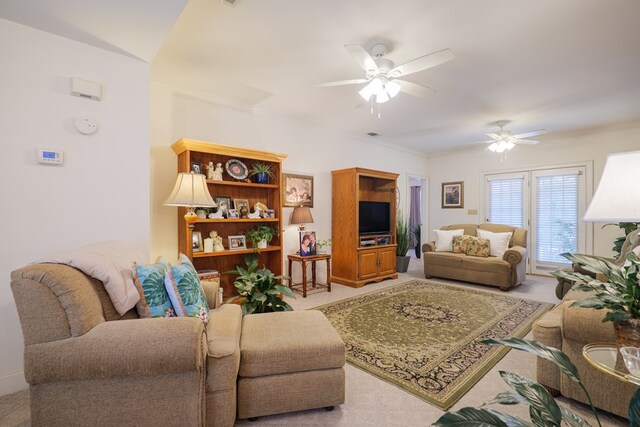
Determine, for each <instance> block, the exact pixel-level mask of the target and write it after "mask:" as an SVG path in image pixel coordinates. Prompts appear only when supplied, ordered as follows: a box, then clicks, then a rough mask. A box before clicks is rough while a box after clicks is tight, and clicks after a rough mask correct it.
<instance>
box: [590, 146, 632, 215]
mask: <svg viewBox="0 0 640 427" xmlns="http://www.w3.org/2000/svg"><path fill="white" fill-rule="evenodd" d="M638 183H640V151H629V152H626V153H614V154H609V155H608V156H607V163H606V164H605V165H604V171H603V172H602V178H601V179H600V183H599V184H598V189H597V190H596V193H595V194H594V195H593V200H591V204H590V205H589V208H588V209H587V213H586V214H585V215H584V220H585V221H603V222H605V221H606V222H639V221H640V191H638Z"/></svg>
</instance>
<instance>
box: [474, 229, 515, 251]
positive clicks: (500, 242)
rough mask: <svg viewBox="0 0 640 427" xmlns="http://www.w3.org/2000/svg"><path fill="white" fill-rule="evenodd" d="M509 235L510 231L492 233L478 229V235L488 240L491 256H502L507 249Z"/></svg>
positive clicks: (509, 239)
mask: <svg viewBox="0 0 640 427" xmlns="http://www.w3.org/2000/svg"><path fill="white" fill-rule="evenodd" d="M511 236H513V233H512V232H510V231H508V232H502V233H494V232H492V231H487V230H482V229H478V237H482V238H484V239H488V240H489V244H490V246H491V256H496V257H498V258H502V256H503V255H504V253H505V252H506V251H507V249H509V242H510V241H511Z"/></svg>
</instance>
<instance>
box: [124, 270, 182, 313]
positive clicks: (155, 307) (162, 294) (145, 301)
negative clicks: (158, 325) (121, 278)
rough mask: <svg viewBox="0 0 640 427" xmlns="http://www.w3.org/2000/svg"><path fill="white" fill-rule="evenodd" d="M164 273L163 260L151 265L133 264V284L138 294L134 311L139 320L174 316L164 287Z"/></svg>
mask: <svg viewBox="0 0 640 427" xmlns="http://www.w3.org/2000/svg"><path fill="white" fill-rule="evenodd" d="M166 272H167V262H166V261H165V260H164V259H163V258H158V260H157V261H156V262H155V264H151V265H143V264H138V263H134V264H133V282H134V284H135V285H136V289H138V293H139V294H140V301H138V303H137V304H136V310H137V311H138V314H139V315H140V317H141V318H147V317H173V316H175V313H174V311H173V306H172V305H171V299H169V294H167V289H166V288H165V286H164V276H165V274H166Z"/></svg>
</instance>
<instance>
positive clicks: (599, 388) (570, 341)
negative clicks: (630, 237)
mask: <svg viewBox="0 0 640 427" xmlns="http://www.w3.org/2000/svg"><path fill="white" fill-rule="evenodd" d="M586 295H587V294H586V293H585V292H578V291H573V290H570V291H569V292H568V293H567V294H566V295H565V297H564V299H563V301H562V303H561V304H559V305H558V306H556V307H555V308H554V309H553V310H551V311H549V312H547V313H545V315H544V316H542V317H541V318H540V319H538V320H537V321H536V322H535V323H534V324H533V339H534V340H536V341H540V342H541V343H543V344H545V345H548V346H551V347H555V348H558V349H560V350H562V351H563V352H564V353H566V355H567V356H569V358H570V359H571V361H572V362H573V363H574V364H575V365H576V368H578V372H579V373H580V379H581V381H582V383H583V384H584V385H585V388H586V389H587V391H588V392H589V395H590V396H591V399H592V400H593V404H594V406H595V407H597V408H600V409H603V410H605V411H608V412H611V413H614V414H616V415H619V416H621V417H625V418H626V417H627V416H628V415H627V411H628V408H629V402H630V400H631V396H632V394H633V393H634V392H635V391H636V390H637V387H636V386H634V385H632V384H629V383H625V382H623V381H620V380H618V379H616V378H614V377H613V376H611V375H609V374H606V373H604V372H602V371H599V370H598V369H596V368H594V367H593V366H591V365H590V364H589V363H588V362H587V361H586V360H585V358H584V356H583V355H582V349H583V347H584V346H585V345H586V344H590V343H596V342H601V343H607V342H609V343H613V342H614V341H615V337H614V332H613V324H612V323H611V322H606V323H603V322H602V318H603V317H604V312H603V311H597V310H593V309H590V308H582V307H569V306H570V305H571V303H572V302H573V301H574V300H576V299H581V298H585V296H586ZM536 379H537V381H538V382H539V383H540V384H542V385H544V386H545V387H547V388H548V389H549V390H550V391H551V392H552V394H554V395H556V396H557V395H559V394H562V395H563V396H565V397H568V398H571V399H574V400H577V401H580V402H582V403H586V404H588V401H587V398H586V396H585V394H584V391H583V390H582V388H580V386H579V385H578V384H577V383H575V382H573V381H571V380H570V379H569V378H568V377H567V376H566V375H562V374H561V373H560V370H559V369H558V367H557V366H556V365H554V364H553V363H552V362H549V361H546V360H544V359H540V358H538V360H537V378H536Z"/></svg>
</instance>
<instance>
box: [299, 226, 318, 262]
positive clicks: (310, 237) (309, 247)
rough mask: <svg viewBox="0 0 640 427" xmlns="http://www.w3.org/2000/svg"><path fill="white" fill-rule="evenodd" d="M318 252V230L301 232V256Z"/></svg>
mask: <svg viewBox="0 0 640 427" xmlns="http://www.w3.org/2000/svg"><path fill="white" fill-rule="evenodd" d="M315 254H316V232H315V231H307V230H305V231H301V232H300V256H309V255H315Z"/></svg>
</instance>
